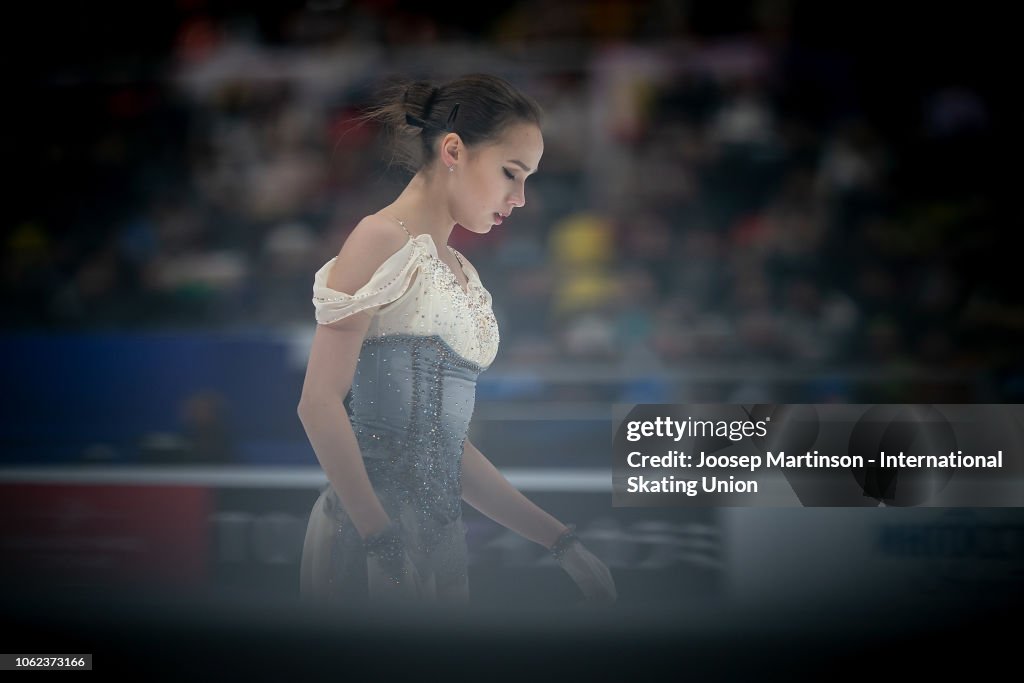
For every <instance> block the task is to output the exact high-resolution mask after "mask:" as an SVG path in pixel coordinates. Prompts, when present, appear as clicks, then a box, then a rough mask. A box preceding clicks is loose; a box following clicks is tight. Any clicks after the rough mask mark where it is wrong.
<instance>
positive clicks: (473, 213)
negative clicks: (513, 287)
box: [451, 124, 544, 233]
mask: <svg viewBox="0 0 1024 683" xmlns="http://www.w3.org/2000/svg"><path fill="white" fill-rule="evenodd" d="M463 149H464V150H465V155H464V160H462V159H460V160H458V161H457V162H456V165H455V171H454V173H453V174H452V175H453V176H454V177H453V180H454V181H455V183H454V184H453V187H452V190H453V192H452V194H451V210H452V217H453V218H454V219H455V220H456V222H457V223H459V225H461V226H462V227H464V228H466V229H467V230H470V231H472V232H476V233H487V232H490V230H491V228H492V227H493V226H495V225H500V224H501V223H502V221H504V220H505V219H507V218H508V216H509V214H510V213H512V210H513V209H515V208H516V207H519V206H523V205H524V204H526V178H527V176H529V175H531V174H533V173H535V172H536V171H537V166H538V164H540V158H541V156H542V155H543V154H544V139H543V137H542V136H541V132H540V129H539V128H538V127H537V126H535V125H533V124H517V125H514V126H510V127H509V128H507V129H506V130H505V133H504V134H503V135H502V136H501V137H500V138H499V139H498V140H497V142H493V143H490V144H484V145H478V146H476V147H473V148H465V147H464V148H463Z"/></svg>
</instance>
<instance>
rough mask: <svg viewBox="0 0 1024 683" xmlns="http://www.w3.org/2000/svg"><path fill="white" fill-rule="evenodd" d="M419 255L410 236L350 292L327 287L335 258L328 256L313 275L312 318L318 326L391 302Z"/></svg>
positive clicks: (408, 278)
mask: <svg viewBox="0 0 1024 683" xmlns="http://www.w3.org/2000/svg"><path fill="white" fill-rule="evenodd" d="M423 254H424V249H423V243H422V242H421V241H420V240H418V239H417V238H413V239H410V240H409V241H408V242H406V243H405V245H404V246H403V247H402V248H401V249H399V250H398V251H396V252H395V253H394V254H392V255H391V256H389V257H388V258H387V260H386V261H384V263H382V264H380V267H379V268H377V270H376V271H375V272H374V274H373V275H372V276H370V280H369V281H368V282H367V283H366V284H365V285H363V286H362V287H360V288H359V289H358V290H356V291H355V292H354V293H353V294H346V293H345V292H339V291H337V290H334V289H331V288H330V287H328V286H327V277H328V275H330V272H331V268H332V267H333V266H334V262H335V260H336V259H333V258H332V259H331V260H330V261H328V262H327V263H325V264H324V265H323V267H322V268H321V269H320V270H318V271H317V272H316V275H315V276H314V277H313V306H314V308H315V309H316V321H317V322H318V323H319V324H321V325H329V324H331V323H334V322H337V321H339V320H341V319H342V318H347V317H348V316H350V315H352V314H354V313H358V312H359V311H362V310H365V309H367V308H373V307H375V306H383V305H384V304H389V303H391V302H392V301H395V300H396V299H398V298H399V297H401V296H402V294H404V293H405V290H406V289H407V288H408V287H409V283H410V282H411V281H412V276H413V273H415V272H416V268H417V267H418V265H419V262H420V257H421V256H422V255H423Z"/></svg>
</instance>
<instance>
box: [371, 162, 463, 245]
mask: <svg viewBox="0 0 1024 683" xmlns="http://www.w3.org/2000/svg"><path fill="white" fill-rule="evenodd" d="M444 195H445V190H444V188H442V187H438V186H437V182H436V180H434V179H429V178H427V177H426V176H424V174H423V173H422V172H421V173H417V174H416V175H415V176H414V177H413V179H412V180H410V181H409V184H408V185H406V186H405V189H404V190H402V193H401V194H400V195H398V197H397V198H396V199H395V201H393V202H391V204H389V205H387V206H386V207H384V209H383V212H384V213H386V214H387V215H389V216H391V217H392V218H397V219H398V220H401V221H403V222H404V223H405V228H406V230H408V231H409V232H410V233H412V234H413V235H421V234H423V233H425V232H428V233H430V236H431V238H432V239H433V240H434V243H435V244H438V245H441V244H448V238H449V237H451V234H452V228H454V227H455V219H453V218H452V216H451V212H450V211H449V210H448V207H447V206H446V205H445V204H444V203H442V202H439V201H438V199H437V198H438V197H443V196H444Z"/></svg>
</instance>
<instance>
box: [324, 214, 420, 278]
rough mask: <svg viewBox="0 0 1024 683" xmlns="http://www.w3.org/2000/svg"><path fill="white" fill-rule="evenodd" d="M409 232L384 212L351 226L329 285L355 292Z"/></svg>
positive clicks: (401, 243) (330, 275)
mask: <svg viewBox="0 0 1024 683" xmlns="http://www.w3.org/2000/svg"><path fill="white" fill-rule="evenodd" d="M407 240H408V235H406V234H405V231H404V230H402V228H401V227H400V226H398V225H395V223H394V221H389V220H388V219H387V218H384V217H382V216H367V217H366V218H364V219H363V220H361V221H359V224H358V225H356V227H355V228H353V229H352V232H351V233H349V235H348V237H347V238H346V239H345V243H344V244H342V245H341V251H340V252H339V253H338V256H337V257H336V258H335V260H334V266H333V267H332V268H331V271H330V273H329V274H328V277H327V286H328V287H330V288H331V289H333V290H335V291H337V292H344V293H346V294H353V293H355V291H356V290H358V289H359V288H360V287H362V286H363V285H365V284H366V283H367V282H369V280H370V277H371V276H372V275H373V274H374V273H375V272H376V271H377V269H378V268H380V266H381V264H382V263H384V262H385V261H387V260H388V258H389V257H390V256H392V255H393V254H394V253H395V252H397V251H398V250H399V249H401V248H402V247H403V246H404V245H405V243H406V241H407Z"/></svg>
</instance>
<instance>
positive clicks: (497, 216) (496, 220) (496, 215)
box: [494, 211, 505, 225]
mask: <svg viewBox="0 0 1024 683" xmlns="http://www.w3.org/2000/svg"><path fill="white" fill-rule="evenodd" d="M504 220H505V217H504V216H503V215H502V214H500V213H498V212H497V211H495V212H494V224H495V225H501V223H502V221H504Z"/></svg>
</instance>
